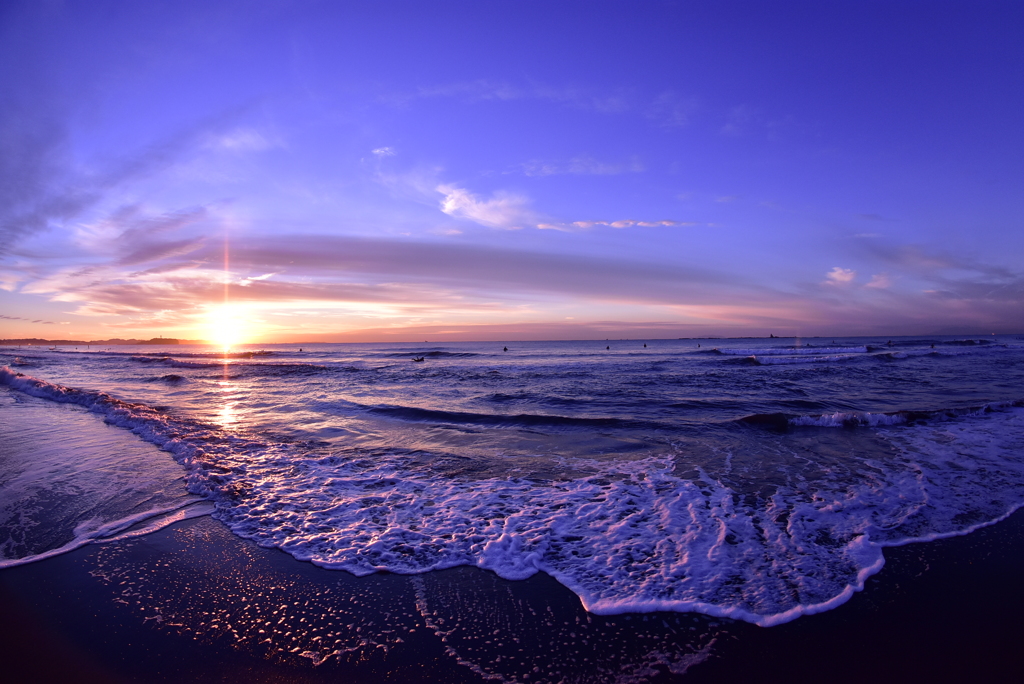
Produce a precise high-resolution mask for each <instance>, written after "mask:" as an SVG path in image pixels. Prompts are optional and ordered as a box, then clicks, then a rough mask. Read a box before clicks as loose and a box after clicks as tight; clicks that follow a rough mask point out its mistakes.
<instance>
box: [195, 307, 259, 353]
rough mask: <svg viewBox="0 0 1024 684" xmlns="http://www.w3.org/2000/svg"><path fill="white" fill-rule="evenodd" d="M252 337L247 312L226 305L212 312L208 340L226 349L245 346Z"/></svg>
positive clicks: (207, 334) (207, 322)
mask: <svg viewBox="0 0 1024 684" xmlns="http://www.w3.org/2000/svg"><path fill="white" fill-rule="evenodd" d="M250 335H251V331H250V330H249V322H248V319H247V317H246V315H245V311H244V310H243V309H241V308H239V307H236V306H231V305H228V304H225V305H223V306H218V307H215V308H213V309H211V310H210V312H209V313H208V314H207V321H206V339H207V340H209V341H210V342H212V343H213V344H216V345H218V346H221V347H224V348H225V349H227V348H229V347H233V346H236V345H239V344H244V343H245V342H246V341H247V340H248V338H249V337H250Z"/></svg>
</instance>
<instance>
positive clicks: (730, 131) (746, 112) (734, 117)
mask: <svg viewBox="0 0 1024 684" xmlns="http://www.w3.org/2000/svg"><path fill="white" fill-rule="evenodd" d="M753 123H754V110H753V109H751V108H750V106H748V105H745V104H744V105H739V106H738V107H733V108H732V109H730V110H729V114H728V116H727V117H726V122H725V125H723V126H722V128H721V129H720V132H721V133H722V135H730V136H740V135H743V134H744V133H746V132H747V130H749V128H750V126H751V124H753Z"/></svg>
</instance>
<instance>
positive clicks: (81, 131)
mask: <svg viewBox="0 0 1024 684" xmlns="http://www.w3.org/2000/svg"><path fill="white" fill-rule="evenodd" d="M1022 31H1024V3H1020V2H984V1H982V2H969V3H968V2H942V1H940V0H928V1H926V2H909V1H906V2H901V1H898V0H892V1H886V2H871V1H868V0H858V1H851V2H843V1H841V0H836V1H834V2H819V1H813V2H788V1H785V0H778V1H776V2H762V1H755V2H737V1H730V0H718V1H716V2H654V1H650V2H643V1H632V2H551V1H550V0H549V1H546V2H532V1H529V0H517V1H514V2H511V1H510V2H506V1H487V0H475V1H472V2H446V1H444V0H437V1H436V2H429V3H427V2H389V1H387V0H383V1H377V2H314V1H294V2H283V1H282V2H273V1H269V0H268V1H262V2H252V1H244V2H220V1H211V0H204V1H202V2H191V1H183V0H176V1H174V2H158V1H155V0H147V1H144V2H137V1H127V0H126V1H122V2H104V1H103V0H88V1H85V0H83V1H72V2H54V1H44V0H30V1H27V2H19V1H17V0H7V1H5V2H3V3H2V4H0V338H22V337H38V338H44V339H107V338H114V337H120V338H131V337H135V338H143V339H148V338H151V337H157V336H163V337H178V338H187V339H212V340H216V341H223V342H224V343H232V342H234V343H238V342H253V343H257V342H266V343H271V342H301V341H308V342H317V341H320V342H344V341H362V342H372V341H423V340H431V341H442V340H523V339H605V338H613V339H614V338H634V339H636V338H676V337H704V336H723V337H724V336H746V335H754V336H761V335H763V336H767V335H769V334H775V335H779V336H790V335H799V336H813V335H821V336H837V335H927V334H990V333H997V334H1007V333H1021V332H1024V225H1022V217H1024V126H1021V121H1024V83H1022V80H1024V41H1021V40H1020V36H1021V34H1022Z"/></svg>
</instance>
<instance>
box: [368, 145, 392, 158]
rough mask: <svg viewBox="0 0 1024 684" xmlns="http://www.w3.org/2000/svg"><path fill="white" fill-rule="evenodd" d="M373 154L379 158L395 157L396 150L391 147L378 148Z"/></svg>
mask: <svg viewBox="0 0 1024 684" xmlns="http://www.w3.org/2000/svg"><path fill="white" fill-rule="evenodd" d="M373 154H375V155H376V156H378V157H394V156H395V150H394V149H393V148H391V147H378V148H376V149H374V150H373Z"/></svg>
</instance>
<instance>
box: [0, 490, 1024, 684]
mask: <svg viewBox="0 0 1024 684" xmlns="http://www.w3.org/2000/svg"><path fill="white" fill-rule="evenodd" d="M886 558H887V563H886V567H885V568H884V569H883V570H882V572H881V573H880V574H879V575H876V576H875V577H873V578H872V579H870V580H869V581H868V585H867V587H866V589H865V591H863V592H861V593H859V594H857V595H855V596H854V597H853V599H851V601H850V602H848V603H847V604H846V605H844V606H841V607H840V608H838V609H836V610H833V611H829V612H827V613H823V614H820V615H814V616H809V617H803V618H800V619H798V620H796V621H794V622H792V623H789V624H786V625H782V626H779V627H772V628H760V627H756V626H752V625H748V624H745V623H738V622H733V621H730V620H722V619H712V618H707V617H703V616H697V615H688V614H672V613H658V614H652V615H647V616H643V615H630V616H625V615H622V616H609V617H601V616H595V615H589V614H587V613H586V612H585V611H584V610H583V609H582V608H581V606H580V603H579V601H578V599H577V598H576V597H575V596H574V595H573V594H572V593H570V592H569V591H568V590H566V589H565V588H563V587H562V586H561V585H559V584H558V583H557V582H555V581H554V580H552V579H551V578H549V577H547V576H545V575H537V576H534V577H533V578H531V579H529V580H526V581H522V582H507V581H504V580H501V579H500V578H497V577H496V576H494V575H493V574H491V573H488V572H484V571H481V570H477V569H474V568H455V569H452V570H447V571H443V572H436V573H429V574H426V575H421V576H417V577H407V576H399V575H391V574H383V575H373V576H370V577H364V578H356V577H353V576H351V575H349V574H347V573H344V572H338V571H329V570H323V569H321V568H317V567H315V566H313V565H311V564H309V563H302V562H299V561H296V560H294V559H293V558H291V557H290V556H287V555H286V554H284V553H281V552H279V551H275V550H268V549H260V548H258V547H256V546H255V545H253V544H251V543H249V542H247V541H244V540H242V539H239V538H237V537H235V536H234V535H232V534H230V533H229V532H228V531H227V530H226V529H225V528H223V527H222V526H221V525H220V524H219V523H217V522H216V521H213V520H211V519H209V518H198V519H194V520H190V521H186V522H183V523H179V524H177V525H174V526H172V527H170V528H167V529H165V530H163V531H161V532H158V533H155V534H152V535H149V536H145V537H139V538H136V539H133V540H128V541H124V542H115V543H111V544H102V545H91V546H87V547H84V548H82V549H79V550H77V551H75V552H72V553H68V554H65V555H63V556H58V557H55V558H51V559H48V560H45V561H40V562H38V563H34V564H30V565H25V566H21V567H17V568H11V569H7V570H3V571H0V614H2V619H0V632H2V633H0V644H2V646H0V655H2V658H3V661H2V662H3V666H2V667H3V669H2V670H0V671H2V672H3V679H4V680H5V681H10V682H50V681H75V682H305V681H311V682H320V681H325V682H326V681H344V682H381V681H394V682H481V681H487V679H490V680H493V681H502V680H504V681H521V682H542V681H549V682H559V681H564V682H613V681H622V682H639V681H652V682H672V681H685V682H687V683H693V684H697V683H700V682H738V681H754V682H795V681H819V682H865V681H876V682H878V681H880V682H897V681H898V682H925V681H927V682H961V681H969V680H976V681H978V680H994V681H1011V680H1019V678H1020V677H1021V676H1022V673H1024V648H1022V644H1024V626H1022V624H1021V620H1020V617H1021V616H1022V615H1024V588H1022V584H1021V583H1022V581H1024V510H1022V511H1018V512H1017V513H1016V514H1015V515H1013V516H1011V518H1009V519H1008V520H1006V521H1004V522H1002V523H1000V524H998V525H995V526H992V527H989V528H985V529H982V530H979V531H977V532H975V533H973V534H971V535H968V536H966V537H957V538H952V539H946V540H941V541H937V542H931V543H927V544H914V545H910V546H905V547H901V548H894V549H888V550H887V551H886ZM317 663H319V664H317ZM683 673H685V674H683ZM485 677H486V678H487V679H485Z"/></svg>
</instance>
